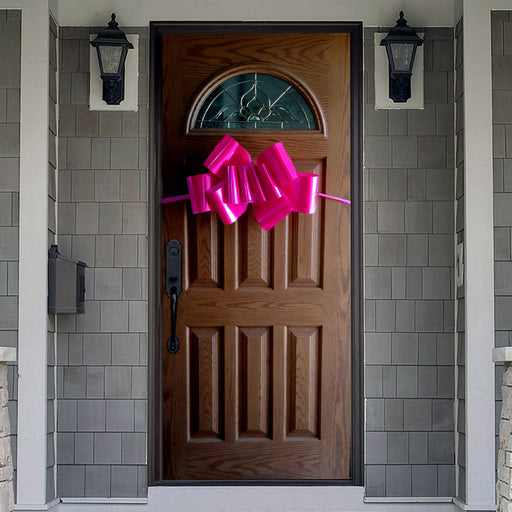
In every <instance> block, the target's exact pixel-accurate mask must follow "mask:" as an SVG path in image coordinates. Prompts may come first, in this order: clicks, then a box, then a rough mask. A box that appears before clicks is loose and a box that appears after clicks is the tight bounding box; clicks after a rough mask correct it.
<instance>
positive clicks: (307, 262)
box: [288, 162, 325, 288]
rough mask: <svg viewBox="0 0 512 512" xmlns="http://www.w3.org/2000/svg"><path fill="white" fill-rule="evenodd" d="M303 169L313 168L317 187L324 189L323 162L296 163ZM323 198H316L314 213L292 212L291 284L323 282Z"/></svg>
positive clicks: (290, 233)
mask: <svg viewBox="0 0 512 512" xmlns="http://www.w3.org/2000/svg"><path fill="white" fill-rule="evenodd" d="M295 167H296V168H297V170H298V171H300V172H312V173H313V174H316V175H317V176H319V183H318V187H319V190H322V183H323V174H324V171H323V169H324V165H323V163H317V164H315V163H309V164H308V163H307V162H304V163H296V164H295ZM323 201H324V200H323V199H322V198H318V199H317V209H316V212H315V213H313V214H304V213H293V214H292V215H291V216H290V220H289V222H290V227H289V230H288V236H289V241H288V244H289V248H290V250H289V251H288V258H289V262H288V286H291V287H294V286H300V287H308V288H311V287H313V288H314V287H321V286H322V270H323V266H322V260H323V258H322V247H323V230H322V226H324V222H323V219H324V211H325V210H324V208H323Z"/></svg>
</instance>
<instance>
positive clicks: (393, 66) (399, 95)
mask: <svg viewBox="0 0 512 512" xmlns="http://www.w3.org/2000/svg"><path fill="white" fill-rule="evenodd" d="M380 44H381V46H385V47H386V52H387V55H388V60H389V97H390V98H391V99H392V100H393V101H394V102H395V103H404V102H406V101H407V100H408V99H409V98H410V97H411V75H412V67H413V66H414V57H415V55H416V48H417V47H418V46H421V45H422V44H423V39H421V38H420V37H418V35H417V34H416V31H415V30H414V29H413V28H411V27H408V26H407V20H406V19H405V18H404V12H403V11H400V18H399V19H398V20H397V21H396V25H395V26H394V27H393V28H392V29H391V30H390V31H389V32H388V35H387V36H386V37H385V38H384V39H383V40H382V41H381V42H380Z"/></svg>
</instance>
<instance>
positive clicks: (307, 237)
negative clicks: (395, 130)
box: [162, 34, 351, 480]
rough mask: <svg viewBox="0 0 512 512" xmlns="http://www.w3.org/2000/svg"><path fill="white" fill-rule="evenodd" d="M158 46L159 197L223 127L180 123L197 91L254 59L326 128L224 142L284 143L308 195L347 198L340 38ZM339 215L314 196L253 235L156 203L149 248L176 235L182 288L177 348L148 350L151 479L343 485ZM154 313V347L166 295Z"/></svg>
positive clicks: (344, 249)
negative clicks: (159, 213) (153, 427)
mask: <svg viewBox="0 0 512 512" xmlns="http://www.w3.org/2000/svg"><path fill="white" fill-rule="evenodd" d="M162 52H163V61H164V62H163V66H162V69H163V84H162V96H163V103H162V108H163V113H162V122H163V126H162V131H163V148H162V160H163V165H164V167H165V169H166V170H167V172H166V173H165V174H164V183H163V189H164V193H167V194H168V195H172V194H178V193H183V192H182V191H181V190H180V187H181V186H182V183H183V182H184V177H185V176H186V175H187V173H190V165H192V164H190V162H197V161H198V160H199V158H203V157H204V156H206V155H208V154H209V153H210V152H211V150H212V149H213V147H214V146H215V144H217V142H218V141H219V140H220V138H221V137H222V136H223V135H224V134H225V132H216V131H214V130H205V131H201V130H187V126H188V125H187V123H189V121H190V115H191V114H190V112H191V109H192V107H193V104H194V101H195V99H196V98H197V97H199V96H200V95H201V91H202V90H203V89H204V88H205V87H207V84H209V83H211V84H213V83H215V80H217V78H218V76H219V73H231V72H232V71H233V70H236V69H237V67H238V68H242V67H244V66H248V65H258V64H261V66H262V67H263V68H265V66H266V68H267V69H268V67H269V66H273V67H274V68H276V69H281V70H282V71H283V73H286V74H287V75H288V76H290V77H296V82H297V86H298V87H299V88H301V87H302V88H303V90H307V93H308V94H309V95H310V96H311V97H314V98H316V99H315V103H316V105H317V106H318V109H320V111H321V115H322V117H323V121H324V122H325V133H322V132H321V131H320V130H314V131H311V132H307V131H280V132H273V131H246V130H242V131H234V132H230V133H231V135H232V136H234V137H235V138H236V139H237V140H238V141H239V142H240V143H241V144H242V145H243V146H244V147H245V148H246V149H247V150H248V151H249V152H250V154H251V155H252V156H253V158H256V157H257V155H258V154H259V153H260V152H261V151H263V150H264V149H266V148H267V147H269V146H270V145H271V144H273V143H275V142H278V141H281V142H283V144H284V146H285V148H286V150H287V152H288V154H289V155H290V157H291V158H292V160H293V161H294V162H296V164H297V167H298V169H299V170H301V171H308V172H317V173H318V174H320V176H321V188H322V190H323V191H325V192H326V193H328V194H332V195H340V196H342V197H346V198H350V173H351V169H350V161H351V155H350V147H351V146H350V140H351V138H350V35H348V34H288V35H277V34H263V35H262V34H259V35H258V34H249V35H247V34H245V35H244V34H235V35H227V34H216V35H213V36H208V35H204V34H202V35H201V34H198V35H193V36H188V35H187V36H183V35H180V36H178V35H173V36H164V37H163V49H162ZM294 85H295V84H294ZM212 86H213V85H212ZM193 166H194V168H197V167H198V165H197V164H194V165H193ZM350 222H351V219H350V208H348V207H346V206H345V205H342V204H341V203H338V202H334V201H325V200H323V199H320V200H319V205H318V210H317V213H316V214H315V215H312V216H308V215H304V214H295V215H293V216H290V217H289V218H287V219H284V220H283V221H281V222H280V223H278V224H277V225H276V226H275V227H274V228H273V229H272V230H271V231H270V232H268V233H267V232H263V231H262V230H261V228H259V226H258V225H257V224H256V223H255V222H254V219H253V218H252V217H251V214H250V213H248V214H247V213H246V214H245V215H244V217H243V218H241V219H239V221H238V222H237V223H235V224H232V225H229V226H223V225H221V224H220V223H219V221H218V220H215V215H213V214H200V215H197V216H192V215H191V213H190V210H189V208H188V207H187V206H186V205H184V204H174V205H167V206H165V207H164V208H163V218H162V226H163V232H162V237H163V239H162V243H163V244H164V245H165V244H166V243H167V241H168V240H169V239H171V238H177V239H178V240H181V241H183V243H184V262H183V267H184V279H185V290H184V292H183V293H182V295H181V296H180V297H179V301H178V327H177V335H178V337H179V338H180V340H181V341H182V347H181V348H180V351H179V352H178V353H177V354H175V355H169V354H168V353H166V351H165V350H164V351H163V353H162V365H163V382H162V386H163V418H164V420H163V432H164V436H163V437H164V439H163V443H164V452H163V455H162V458H163V466H164V469H163V471H164V479H168V480H174V479H176V480H186V479H227V480H238V479H345V480H346V479H348V478H349V477H350V467H351V466H350V457H351V286H350V283H351V263H350V262H351V260H350V255H351V252H350V248H351V238H350V237H351V231H350V230H351V226H350ZM162 305H163V337H164V339H163V340H162V343H163V344H164V343H165V340H166V339H167V337H168V336H169V335H170V317H169V299H168V298H167V296H166V295H163V297H162ZM199 339H201V340H202V341H201V343H199V342H198V341H197V340H199Z"/></svg>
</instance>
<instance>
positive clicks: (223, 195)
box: [162, 135, 350, 230]
mask: <svg viewBox="0 0 512 512" xmlns="http://www.w3.org/2000/svg"><path fill="white" fill-rule="evenodd" d="M204 165H205V167H206V168H207V169H208V170H209V171H210V173H208V174H198V175H196V176H188V177H187V184H188V190H189V194H187V195H182V196H173V197H168V198H165V199H163V200H162V203H172V202H176V201H181V200H183V199H190V203H191V206H192V212H193V213H204V212H209V211H212V210H214V211H216V212H217V213H218V214H219V216H220V218H221V220H222V222H223V223H224V224H232V223H233V222H235V221H236V220H237V219H238V217H240V216H241V215H243V214H244V213H245V211H246V210H247V205H248V204H249V203H253V204H254V214H255V217H256V220H257V221H258V222H259V224H260V225H261V227H262V228H263V229H265V230H268V229H271V228H273V227H274V226H275V225H276V224H277V223H278V222H279V221H280V220H282V219H283V218H284V217H286V216H287V215H288V214H289V213H291V212H301V213H314V212H315V211H316V198H317V196H322V197H325V198H328V199H335V200H337V201H341V202H343V203H345V204H350V201H349V200H348V199H342V198H339V197H335V196H329V195H326V194H321V193H319V192H318V176H317V175H316V174H311V173H307V172H297V171H296V170H295V167H294V165H293V162H292V161H291V159H290V157H289V156H288V153H286V151H285V149H284V146H283V145H282V144H281V142H278V143H276V144H274V145H273V146H271V147H269V148H268V149H265V151H263V153H261V155H260V156H259V157H258V159H257V161H256V163H255V164H253V162H252V161H251V156H250V155H249V153H248V152H247V151H246V150H245V149H244V148H243V147H242V146H240V144H238V142H237V141H236V140H235V139H233V138H232V137H230V136H229V135H225V136H224V138H223V139H222V140H221V141H220V142H219V143H218V144H217V146H215V148H214V150H213V151H212V152H211V153H210V156H209V157H208V158H207V159H206V161H205V163H204Z"/></svg>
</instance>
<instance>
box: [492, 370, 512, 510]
mask: <svg viewBox="0 0 512 512" xmlns="http://www.w3.org/2000/svg"><path fill="white" fill-rule="evenodd" d="M502 382H503V386H502V397H503V407H502V410H501V420H500V422H499V424H498V425H499V429H500V439H499V445H498V446H499V447H498V481H497V483H496V502H497V505H498V506H497V511H498V512H509V511H510V510H512V485H511V483H512V363H511V362H506V363H505V365H504V369H503V381H502Z"/></svg>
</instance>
